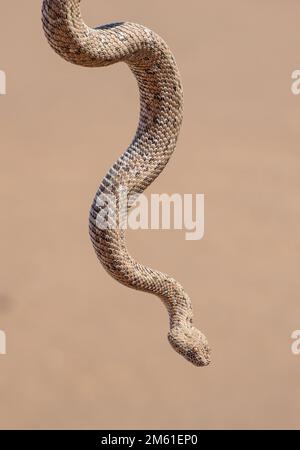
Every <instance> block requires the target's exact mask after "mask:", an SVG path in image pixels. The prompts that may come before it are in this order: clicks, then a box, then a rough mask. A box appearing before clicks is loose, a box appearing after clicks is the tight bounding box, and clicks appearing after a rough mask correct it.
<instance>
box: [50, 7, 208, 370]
mask: <svg viewBox="0 0 300 450" xmlns="http://www.w3.org/2000/svg"><path fill="white" fill-rule="evenodd" d="M79 4H80V0H44V1H43V8H42V20H43V27H44V31H45V34H46V37H47V39H48V41H49V44H50V45H51V47H52V48H53V49H54V50H55V52H57V53H58V54H59V55H60V56H62V57H63V58H64V59H66V60H67V61H69V62H71V63H73V64H78V65H82V66H87V67H102V66H108V65H110V64H114V63H116V62H125V63H127V64H128V66H129V67H130V69H131V71H132V72H133V74H134V75H135V77H136V79H137V82H138V86H139V91H140V120H139V125H138V129H137V131H136V134H135V137H134V139H133V141H132V143H131V144H130V146H129V147H128V149H127V150H126V151H125V152H124V153H123V155H122V156H121V157H120V158H119V159H118V161H117V162H116V163H115V164H114V165H113V166H112V167H111V169H110V170H109V171H108V173H107V175H106V176H105V178H104V179H103V181H102V183H101V185H100V187H99V189H98V191H97V194H96V196H95V199H94V202H93V204H92V207H91V211H90V236H91V240H92V243H93V246H94V249H95V252H96V254H97V256H98V258H99V260H100V262H101V263H102V265H103V266H104V268H105V269H106V270H107V272H108V273H109V274H110V275H111V276H112V277H114V278H115V279H116V280H118V281H119V282H120V283H123V284H125V285H126V286H128V287H131V288H134V289H138V290H141V291H145V292H149V293H152V294H155V295H157V296H158V297H160V298H161V300H162V301H163V303H164V304H165V306H166V308H167V310H168V313H169V318H170V331H169V334H168V339H169V342H170V343H171V345H172V346H173V348H174V349H175V350H176V351H177V352H178V353H180V354H181V355H183V356H184V357H185V358H186V359H187V360H188V361H190V362H192V363H193V364H194V365H196V366H205V365H207V364H209V362H210V350H209V347H208V344H207V341H206V338H205V336H204V335H203V334H202V333H201V332H200V331H199V330H198V329H196V328H195V327H194V326H193V312H192V304H191V301H190V298H189V297H188V295H187V294H186V292H185V291H184V289H183V288H182V286H181V285H180V284H179V283H178V282H177V281H176V280H174V279H172V278H170V277H169V276H168V275H165V274H163V273H160V272H158V271H155V270H152V269H150V268H148V267H145V266H143V265H141V264H139V263H138V262H136V261H135V260H134V259H133V258H132V257H131V256H130V254H129V253H128V251H127V248H126V246H125V240H124V231H123V229H122V226H121V224H120V222H118V223H117V226H116V227H114V229H112V228H111V227H108V228H106V229H103V227H102V228H101V227H99V226H98V224H97V217H99V214H101V212H102V208H104V206H106V207H107V206H109V205H108V203H109V201H108V200H107V202H106V203H107V204H106V205H104V204H103V203H102V202H100V201H99V198H102V199H103V198H106V199H108V198H111V197H110V196H117V193H118V191H119V190H120V189H121V188H122V189H126V191H127V195H128V196H131V195H132V194H139V193H141V192H143V191H144V190H145V189H146V188H147V187H148V186H149V185H150V184H151V183H152V182H153V181H154V180H155V178H156V177H157V176H158V175H159V174H160V172H161V171H162V170H163V169H164V167H165V166H166V164H167V163H168V161H169V159H170V157H171V155H172V153H173V151H174V149H175V146H176V142H177V138H178V135H179V131H180V127H181V122H182V114H183V92H182V85H181V80H180V75H179V72H178V68H177V65H176V62H175V60H174V57H173V55H172V53H171V51H170V50H169V48H168V46H167V45H166V43H165V42H164V41H163V40H162V39H161V38H160V37H159V36H158V35H157V34H155V33H154V32H153V31H151V30H149V29H148V28H145V27H143V26H142V25H138V24H134V23H129V22H123V23H114V24H109V25H105V26H101V27H98V28H96V29H92V28H89V27H88V26H87V25H85V23H84V22H83V20H82V17H81V13H80V8H79ZM104 203H105V202H104ZM129 206H130V205H129ZM117 207H118V204H117Z"/></svg>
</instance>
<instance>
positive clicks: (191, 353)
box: [168, 325, 211, 367]
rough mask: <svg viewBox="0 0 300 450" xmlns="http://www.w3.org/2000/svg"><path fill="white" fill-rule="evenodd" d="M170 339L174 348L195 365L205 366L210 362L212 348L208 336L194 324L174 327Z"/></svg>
mask: <svg viewBox="0 0 300 450" xmlns="http://www.w3.org/2000/svg"><path fill="white" fill-rule="evenodd" d="M168 339H169V342H170V344H171V345H172V347H173V348H174V350H175V351H176V352H177V353H179V354H180V355H182V356H184V358H185V359H187V360H188V361H190V362H191V363H192V364H194V365H195V366H197V367H203V366H208V364H209V363H210V361H211V359H210V348H209V346H208V343H207V340H206V337H205V336H204V334H203V333H201V331H199V330H197V328H195V327H193V326H192V325H187V326H180V327H179V326H177V327H174V328H172V329H171V330H170V332H169V334H168Z"/></svg>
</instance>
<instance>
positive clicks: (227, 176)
mask: <svg viewBox="0 0 300 450" xmlns="http://www.w3.org/2000/svg"><path fill="white" fill-rule="evenodd" d="M83 10H84V16H85V19H86V21H87V22H88V23H89V24H91V25H98V24H101V23H105V22H110V21H113V20H126V19H127V20H130V21H136V22H140V23H143V24H145V25H147V26H148V27H150V28H153V29H154V30H156V31H157V32H158V33H159V34H161V35H162V36H163V37H164V38H165V39H166V41H167V42H168V43H169V45H170V46H171V48H172V49H173V51H174V54H175V55H176V59H177V61H178V64H179V67H180V70H181V74H182V78H183V82H184V87H185V120H184V126H183V129H182V134H181V139H180V142H179V145H178V149H177V152H176V153H175V156H174V158H173V159H172V161H171V162H170V164H169V166H168V168H167V169H166V171H165V172H164V173H163V175H162V176H161V177H159V179H158V180H157V181H156V183H155V184H154V185H153V187H152V188H151V190H150V191H149V192H151V191H152V192H156V193H161V192H168V193H172V192H181V193H196V192H200V193H202V192H204V193H205V195H206V218H205V220H206V235H205V238H204V239H203V240H202V241H199V242H187V241H185V240H184V234H183V232H175V231H156V232H154V231H153V232H151V231H143V232H130V233H129V234H128V245H129V248H130V250H131V252H132V253H133V254H134V255H135V256H136V257H137V258H138V259H139V260H140V261H142V262H144V263H146V264H148V265H151V266H153V267H155V268H158V269H161V270H163V271H166V272H168V273H170V274H172V275H173V276H174V277H176V278H178V280H180V281H181V282H182V284H183V285H184V286H185V288H186V290H187V291H188V292H189V294H190V296H191V298H192V299H193V302H194V309H195V315H196V323H197V325H199V327H200V328H201V329H203V331H204V332H205V333H206V334H207V336H208V338H209V342H210V345H211V346H212V348H213V363H212V365H211V366H210V367H209V368H206V369H198V368H195V367H193V366H192V365H189V364H188V363H186V362H185V360H184V359H182V358H181V357H179V356H178V355H177V354H176V353H174V351H173V350H172V349H171V347H170V346H169V344H168V342H167V338H166V335H167V330H168V320H167V314H166V312H165V310H164V308H163V307H162V305H161V304H160V302H159V301H158V300H157V299H156V298H155V297H151V296H148V295H146V294H143V293H139V292H134V291H131V290H128V289H126V288H125V287H122V286H120V285H118V284H117V283H116V282H115V281H113V280H112V279H111V278H109V277H108V275H107V274H106V273H105V272H104V271H103V269H102V268H101V266H100V265H99V264H98V262H97V259H96V257H95V255H94V252H93V249H92V246H91V244H90V241H89V236H88V231H87V223H88V212H89V205H90V203H91V201H92V198H93V196H94V193H95V191H96V188H97V186H98V183H99V182H100V181H101V178H102V176H103V175H104V174H105V172H106V170H107V168H108V167H109V166H110V165H111V164H112V163H113V162H114V160H115V159H116V158H117V157H118V155H119V154H120V153H121V151H123V150H124V149H125V148H126V146H127V144H128V143H129V142H130V140H131V137H132V135H133V133H134V131H135V127H136V123H137V118H138V92H137V87H136V84H135V80H134V79H133V77H132V75H131V73H130V72H129V70H128V69H127V67H126V66H122V65H118V66H114V67H110V68H107V69H102V70H101V69H99V70H88V69H83V68H77V67H75V66H71V65H69V64H67V63H65V62H64V61H63V60H61V59H59V58H58V57H57V56H56V55H55V54H54V53H53V52H52V51H51V50H50V48H49V47H48V44H47V42H46V40H45V39H44V36H43V33H42V30H41V24H40V2H39V1H37V0H31V1H27V2H20V1H16V0H14V1H12V0H11V1H10V2H2V4H1V17H0V69H2V70H5V71H6V73H7V77H8V85H7V95H6V96H5V97H1V98H0V129H1V135H0V136H1V141H0V142H1V156H0V204H1V219H0V232H1V239H0V255H1V258H0V274H1V275H0V276H1V283H0V329H2V330H4V331H5V332H6V334H7V339H8V342H7V345H8V348H7V349H8V354H7V355H6V356H0V428H20V427H21V428H98V429H99V428H110V429H116V428H125V429H127V428H129V429H130V428H171V429H176V428H187V429H188V428H196V429H200V428H201V429H202V428H226V429H227V428H265V427H267V428H299V425H300V423H299V414H300V356H298V357H297V356H294V355H293V354H292V353H291V349H290V347H291V339H290V335H291V333H292V331H293V330H295V329H299V328H300V295H299V294H300V276H299V260H300V237H299V223H300V202H299V197H300V156H299V139H300V131H299V114H300V96H298V97H297V96H294V95H292V93H291V90H290V87H291V83H292V80H291V73H292V71H293V70H294V69H299V68H300V51H299V42H300V28H299V17H300V5H299V3H298V2H296V1H294V0H289V1H285V2H283V1H280V0H227V1H226V2H224V1H222V0H218V1H217V0H209V1H208V0H207V1H199V0H189V1H188V2H184V1H174V0H163V1H161V0H152V1H151V2H147V1H141V0H126V1H121V0H111V1H109V2H104V1H100V0H89V1H85V2H83Z"/></svg>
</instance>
